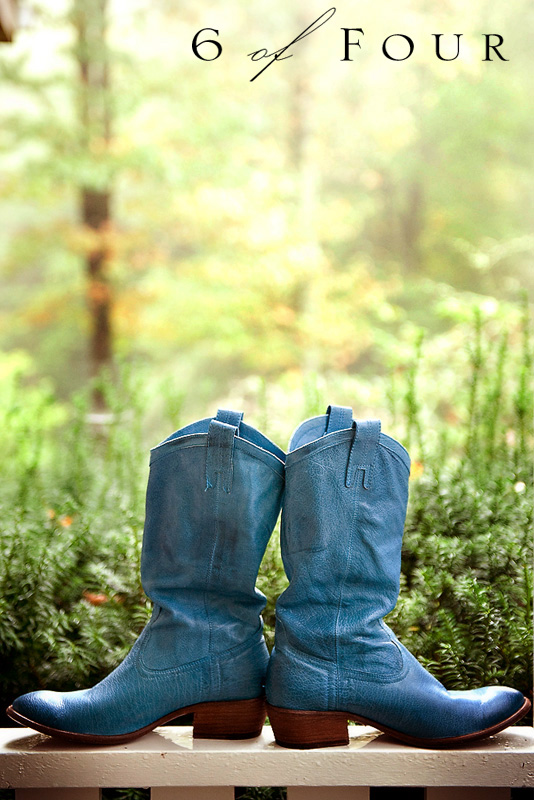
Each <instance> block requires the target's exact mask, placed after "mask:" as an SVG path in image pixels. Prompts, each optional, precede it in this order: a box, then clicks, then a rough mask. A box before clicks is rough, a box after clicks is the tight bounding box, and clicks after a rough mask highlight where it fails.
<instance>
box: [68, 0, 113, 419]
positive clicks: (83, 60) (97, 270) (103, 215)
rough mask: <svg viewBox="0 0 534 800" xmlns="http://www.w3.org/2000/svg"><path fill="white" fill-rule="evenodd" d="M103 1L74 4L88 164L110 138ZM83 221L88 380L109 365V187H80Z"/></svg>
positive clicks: (98, 398)
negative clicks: (86, 238) (87, 232)
mask: <svg viewBox="0 0 534 800" xmlns="http://www.w3.org/2000/svg"><path fill="white" fill-rule="evenodd" d="M106 17H107V0H74V7H73V23H74V26H75V29H76V33H77V43H76V48H75V55H76V59H77V62H78V67H79V74H80V81H81V85H80V93H79V121H80V139H81V147H82V157H83V158H84V159H87V161H88V163H90V161H91V159H92V158H94V155H93V154H94V152H95V151H97V152H98V153H99V154H101V155H100V157H103V158H105V157H106V155H107V154H108V152H109V142H110V138H111V110H110V86H109V51H108V48H107V44H106ZM79 193H80V209H81V218H82V219H81V221H82V223H83V224H84V225H85V226H87V227H88V228H89V229H90V230H91V232H92V233H93V234H94V235H93V236H92V237H91V240H90V241H91V244H90V246H89V248H88V252H87V255H86V264H85V271H86V276H87V303H88V309H89V315H90V321H91V326H90V330H91V332H90V343H89V355H90V363H91V376H92V377H93V378H95V377H97V376H98V375H99V374H100V373H101V371H102V369H103V368H104V367H107V366H110V365H111V362H112V357H113V352H112V340H113V336H112V323H111V316H112V294H111V286H110V277H109V272H110V260H111V259H110V249H109V244H108V241H107V239H108V233H109V230H110V227H111V208H110V206H111V187H110V186H109V185H105V186H100V185H99V186H91V185H88V182H85V185H84V184H82V185H81V186H80V187H79ZM93 402H94V406H95V409H96V410H97V411H98V410H103V409H104V408H105V401H104V397H103V395H102V392H101V390H100V389H98V388H95V390H94V395H93Z"/></svg>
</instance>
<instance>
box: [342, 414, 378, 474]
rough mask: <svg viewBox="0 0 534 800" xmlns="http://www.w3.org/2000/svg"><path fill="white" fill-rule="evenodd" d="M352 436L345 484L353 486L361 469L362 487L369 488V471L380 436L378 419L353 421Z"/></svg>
mask: <svg viewBox="0 0 534 800" xmlns="http://www.w3.org/2000/svg"><path fill="white" fill-rule="evenodd" d="M352 427H353V429H354V436H353V439H352V444H351V446H350V455H349V460H348V461H347V472H346V475H345V486H347V487H349V486H354V485H355V483H356V475H357V473H358V470H360V469H361V470H363V487H364V489H370V488H371V472H372V469H373V464H374V461H375V456H376V448H377V447H378V439H379V436H380V420H378V419H366V420H362V421H358V422H356V421H355V422H353V423H352Z"/></svg>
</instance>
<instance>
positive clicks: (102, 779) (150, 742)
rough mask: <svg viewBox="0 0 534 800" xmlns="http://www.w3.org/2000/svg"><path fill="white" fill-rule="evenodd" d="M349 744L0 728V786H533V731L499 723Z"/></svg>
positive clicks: (357, 738) (184, 732) (361, 733)
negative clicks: (486, 733) (111, 739)
mask: <svg viewBox="0 0 534 800" xmlns="http://www.w3.org/2000/svg"><path fill="white" fill-rule="evenodd" d="M349 734H350V744H349V745H348V746H345V747H329V748H322V749H318V750H287V749H285V748H282V747H279V746H278V745H276V744H275V742H274V740H273V735H272V731H271V729H270V728H269V727H267V726H266V727H265V728H264V731H263V734H262V735H261V736H259V737H258V738H257V739H250V740H248V741H223V740H205V739H193V738H192V728H191V727H172V726H167V727H162V728H156V730H154V731H153V732H152V733H149V734H147V735H146V736H143V737H142V738H140V739H138V740H137V741H134V742H131V743H130V744H125V745H116V746H114V747H80V746H79V745H75V744H70V743H68V742H61V741H60V740H55V739H53V738H50V737H48V736H44V735H43V734H40V733H35V732H33V731H31V730H30V729H27V728H3V729H0V788H13V787H27V788H37V787H43V788H44V787H94V786H95V784H96V785H97V786H100V787H116V788H119V787H135V786H159V787H165V786H174V787H177V786H189V787H191V786H300V787H306V786H308V787H313V786H332V787H334V786H367V787H368V786H425V787H430V786H463V787H468V786H486V787H492V786H493V787H529V786H530V787H534V729H533V728H529V727H514V728H508V729H507V730H506V731H503V732H502V733H499V734H497V735H496V736H494V737H492V738H490V739H486V740H483V741H482V742H479V743H476V744H473V745H471V746H469V747H463V748H461V749H457V750H425V749H420V748H415V747H409V746H407V745H403V744H399V743H396V742H395V741H394V740H392V739H389V738H388V737H387V736H385V735H383V734H380V733H379V732H378V731H376V730H375V729H374V728H369V727H362V726H356V725H355V726H349Z"/></svg>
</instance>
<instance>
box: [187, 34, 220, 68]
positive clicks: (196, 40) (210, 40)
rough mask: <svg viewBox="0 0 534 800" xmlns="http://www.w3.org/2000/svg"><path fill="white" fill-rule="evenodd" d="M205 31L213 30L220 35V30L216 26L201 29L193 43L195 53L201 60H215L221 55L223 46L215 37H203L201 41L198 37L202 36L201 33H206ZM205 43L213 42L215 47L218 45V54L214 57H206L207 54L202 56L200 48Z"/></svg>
mask: <svg viewBox="0 0 534 800" xmlns="http://www.w3.org/2000/svg"><path fill="white" fill-rule="evenodd" d="M204 31H213V33H216V34H217V36H218V35H219V31H218V30H216V29H215V28H202V30H201V31H199V32H198V33H197V34H196V36H195V38H194V39H193V44H192V45H191V46H192V48H193V53H194V54H195V55H196V57H197V58H200V59H201V61H215V59H216V58H219V56H220V55H221V53H222V47H221V45H220V43H219V42H217V41H215V39H203V40H202V41H201V42H199V41H198V37H199V36H200V34H201V33H204ZM204 44H212V45H213V46H214V47H216V48H217V55H216V56H213V58H206V57H205V56H201V55H200V53H199V52H198V48H199V47H201V46H202V45H204Z"/></svg>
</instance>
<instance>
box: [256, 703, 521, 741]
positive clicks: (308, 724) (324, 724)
mask: <svg viewBox="0 0 534 800" xmlns="http://www.w3.org/2000/svg"><path fill="white" fill-rule="evenodd" d="M530 706H531V703H530V700H529V699H528V698H526V697H525V702H524V703H523V705H522V706H521V708H520V709H519V710H518V711H516V712H515V713H514V714H512V715H511V716H510V717H507V719H505V720H503V721H502V722H499V723H498V724H497V725H492V726H491V727H489V728H485V729H484V730H482V731H475V733H466V734H465V735H464V736H451V737H448V738H444V739H425V738H421V737H418V736H409V735H408V734H406V733H401V732H400V731H396V730H394V729H393V728H388V727H387V726H386V725H382V723H380V722H375V721H374V720H372V719H367V718H366V717H360V716H358V715H357V714H351V713H349V712H344V711H297V710H294V709H289V708H279V707H277V706H271V705H269V703H267V714H268V716H269V721H270V723H271V725H272V728H273V733H274V736H275V740H276V743H277V744H279V745H281V747H290V748H293V749H297V750H307V749H313V748H316V747H337V746H339V745H345V744H348V743H349V732H348V724H347V720H351V721H352V722H359V723H360V724H362V725H370V726H372V727H373V728H378V730H380V731H382V732H383V733H386V734H388V736H391V737H393V738H395V739H398V740H399V741H401V742H403V743H404V744H409V745H412V746H414V747H426V748H446V747H461V746H462V745H464V744H470V743H471V742H474V741H477V740H478V739H483V738H485V737H486V736H492V735H493V734H495V733H499V731H502V730H504V728H507V727H508V726H509V725H512V724H513V723H514V722H517V721H518V720H520V719H521V718H522V717H524V716H525V714H527V713H528V711H529V710H530Z"/></svg>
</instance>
